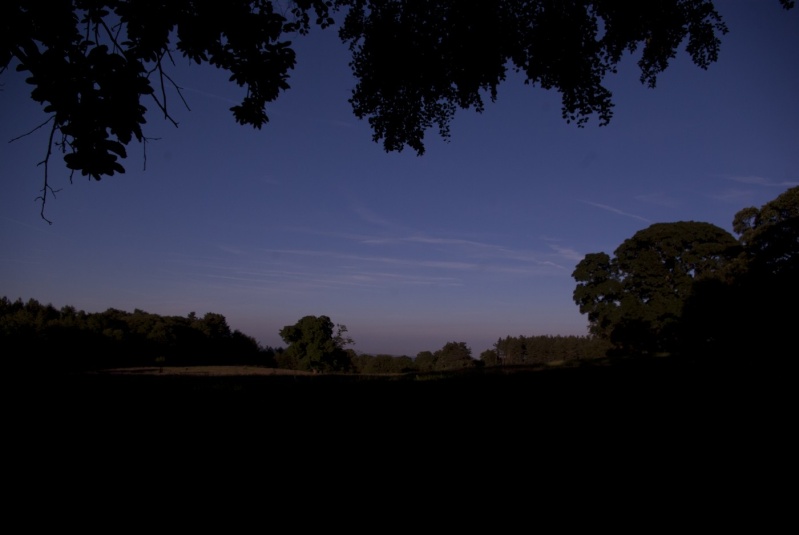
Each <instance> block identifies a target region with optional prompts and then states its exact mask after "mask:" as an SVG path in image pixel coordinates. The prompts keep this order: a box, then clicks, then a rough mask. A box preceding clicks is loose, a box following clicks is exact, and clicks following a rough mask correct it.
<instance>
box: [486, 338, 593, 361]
mask: <svg viewBox="0 0 799 535" xmlns="http://www.w3.org/2000/svg"><path fill="white" fill-rule="evenodd" d="M606 352H607V344H606V342H605V341H604V340H602V339H601V338H598V337H595V336H546V335H545V336H506V337H505V338H500V339H498V340H497V342H496V343H495V344H494V347H493V348H491V349H487V350H485V351H483V353H482V354H481V355H480V360H481V361H482V362H483V363H484V364H485V365H486V366H516V365H522V366H530V365H532V366H536V365H540V364H551V363H554V362H566V361H574V360H585V359H592V358H597V357H601V356H604V355H605V353H606Z"/></svg>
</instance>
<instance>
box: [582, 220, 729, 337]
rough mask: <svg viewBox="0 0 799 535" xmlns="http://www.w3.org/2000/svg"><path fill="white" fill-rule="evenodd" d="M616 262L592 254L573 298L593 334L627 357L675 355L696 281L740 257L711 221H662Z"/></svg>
mask: <svg viewBox="0 0 799 535" xmlns="http://www.w3.org/2000/svg"><path fill="white" fill-rule="evenodd" d="M614 254H615V256H614V258H610V257H609V256H608V255H607V254H605V253H594V254H590V255H586V257H585V258H584V259H583V260H582V261H581V262H580V263H579V264H578V265H577V267H576V269H575V270H574V273H573V275H572V276H573V277H574V279H575V280H576V281H577V283H578V284H577V287H576V289H575V291H574V300H575V302H576V303H577V305H578V306H579V307H580V312H582V313H583V314H588V319H589V323H590V330H591V332H592V333H593V334H595V335H598V336H601V337H603V338H606V339H608V340H610V341H611V343H612V344H613V345H614V346H615V347H617V348H618V349H621V350H623V351H625V352H658V351H673V350H675V349H676V344H677V327H678V325H679V322H680V319H681V315H682V309H683V306H684V305H685V302H686V300H687V299H688V298H689V296H690V295H691V291H692V287H693V284H694V281H696V280H702V279H705V278H709V277H714V276H717V275H718V274H719V273H720V272H721V271H722V270H723V269H724V268H725V266H727V265H728V264H730V263H731V262H732V261H733V260H734V259H735V257H736V256H737V254H738V248H737V242H736V241H735V238H733V237H732V236H731V235H730V234H729V233H728V232H726V231H725V230H723V229H721V228H719V227H716V226H715V225H712V224H710V223H700V222H693V221H687V222H686V221H682V222H677V223H656V224H654V225H651V226H650V227H648V228H646V229H644V230H641V231H639V232H637V233H636V234H635V235H634V236H633V237H632V238H629V239H627V240H625V241H624V242H623V243H622V244H621V245H620V246H619V247H618V248H617V249H616V251H615V253H614Z"/></svg>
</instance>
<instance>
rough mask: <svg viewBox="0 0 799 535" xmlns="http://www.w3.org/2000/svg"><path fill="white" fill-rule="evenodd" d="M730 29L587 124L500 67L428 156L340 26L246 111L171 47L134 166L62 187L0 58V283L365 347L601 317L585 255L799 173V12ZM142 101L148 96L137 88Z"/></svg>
mask: <svg viewBox="0 0 799 535" xmlns="http://www.w3.org/2000/svg"><path fill="white" fill-rule="evenodd" d="M717 7H718V9H719V11H720V13H721V14H722V16H723V17H724V20H725V21H726V23H727V25H728V27H729V29H730V32H729V33H728V34H727V35H726V36H724V37H723V38H722V46H721V54H720V58H719V61H718V62H717V63H715V64H713V65H711V67H710V68H709V69H708V70H706V71H705V70H702V69H700V68H698V67H696V66H695V65H693V63H691V61H690V59H689V58H688V57H687V55H686V54H685V53H684V52H683V51H682V49H681V53H680V55H679V56H678V57H677V58H676V59H675V60H674V61H673V62H672V64H671V65H670V67H669V68H668V69H667V70H666V72H665V73H663V74H662V75H661V76H660V77H659V79H658V85H657V88H655V89H649V88H647V87H645V86H643V85H641V83H640V82H639V72H638V71H637V67H636V65H635V61H636V60H637V56H636V55H629V56H628V57H627V58H626V59H625V61H624V62H623V63H622V64H621V66H620V69H619V72H618V74H616V75H611V76H609V78H608V79H607V80H606V84H607V86H608V87H609V88H610V89H611V90H612V91H613V95H614V102H615V104H616V106H615V108H614V117H613V119H612V121H611V123H610V124H609V125H608V126H605V127H599V126H598V121H597V120H596V119H592V120H591V121H590V122H589V123H588V125H587V126H586V127H585V128H577V127H576V126H575V125H573V124H572V125H570V124H566V123H565V122H564V120H563V119H562V118H561V109H560V108H561V107H560V96H559V94H557V93H556V92H553V91H546V90H543V89H541V88H539V87H530V86H525V85H523V84H522V83H521V80H520V79H518V78H515V77H513V76H509V78H508V81H507V82H505V83H504V84H503V85H501V86H500V88H499V94H498V99H497V101H496V102H495V103H490V102H489V103H488V104H487V105H486V109H485V111H484V112H483V113H482V114H477V113H475V112H474V111H472V110H462V111H459V112H458V114H457V115H456V118H455V120H454V122H453V124H452V136H451V139H450V140H449V141H443V140H441V138H439V137H438V134H437V132H436V131H431V132H429V133H428V135H427V137H426V138H425V145H426V152H425V154H424V155H423V156H421V157H420V156H417V155H416V154H415V153H414V152H413V151H411V150H408V149H406V150H405V151H403V152H400V153H386V152H385V151H384V150H383V148H382V146H381V145H380V144H377V143H374V142H373V141H372V132H371V130H370V128H369V125H368V123H367V122H366V121H365V120H364V121H362V120H359V119H357V118H356V117H355V116H354V115H353V113H352V110H351V107H350V105H349V103H348V102H347V99H348V98H349V96H350V94H351V90H352V88H353V87H354V83H355V82H354V78H353V77H352V75H351V72H350V70H349V67H348V59H349V56H348V51H347V48H346V46H345V45H343V44H342V43H341V42H340V41H339V40H338V38H337V36H336V34H335V31H334V30H325V31H320V30H317V31H315V32H312V34H311V35H309V36H307V37H301V38H299V39H297V40H295V43H294V44H295V50H296V51H297V67H296V68H295V70H294V71H293V72H292V74H291V79H290V80H289V84H290V85H291V89H290V90H289V91H287V92H285V93H283V94H282V95H281V96H280V97H279V98H278V100H277V101H276V102H275V103H273V104H271V105H269V106H268V107H267V114H268V115H269V118H270V121H269V123H268V124H267V125H266V126H265V127H264V128H263V129H262V130H256V129H253V128H251V127H248V126H241V125H238V124H237V123H236V122H235V121H234V120H233V117H232V115H231V113H230V112H229V111H228V108H229V107H230V106H232V105H234V104H236V103H237V102H238V100H240V98H241V96H242V90H241V89H239V88H238V87H236V86H235V85H233V84H231V83H228V82H227V77H226V76H225V75H224V73H222V72H221V71H216V70H214V69H210V68H203V67H197V66H192V67H190V68H187V67H186V66H185V65H184V62H180V64H179V65H178V66H176V68H175V69H174V70H173V74H174V77H175V78H176V79H177V81H178V83H179V84H180V85H181V86H182V87H183V88H184V89H183V95H184V97H185V99H186V100H187V102H188V104H189V106H190V108H191V110H190V111H189V110H187V109H186V108H185V107H183V106H182V105H181V103H180V101H179V100H178V99H177V98H176V97H175V96H174V95H173V96H172V98H171V100H170V101H169V106H170V111H171V113H172V115H173V116H174V117H175V118H176V119H177V121H178V122H179V126H178V127H177V128H175V127H174V126H173V125H171V123H169V122H167V121H164V120H163V115H159V114H158V113H156V112H155V111H154V106H152V105H148V108H150V113H149V114H148V123H147V125H145V135H146V136H147V137H150V138H158V139H156V140H152V141H150V142H149V143H147V145H146V151H145V148H144V147H143V146H142V145H139V144H137V143H135V142H134V143H132V144H131V145H129V146H128V153H129V158H128V159H127V160H126V161H125V162H123V165H124V166H125V167H126V169H127V172H126V173H125V174H124V175H114V176H112V177H105V178H103V180H101V181H100V182H96V181H93V180H89V179H86V178H85V177H80V176H77V177H75V178H74V180H73V182H72V183H71V184H70V182H69V179H68V172H67V170H66V169H65V168H64V167H63V166H62V165H61V160H60V158H58V159H56V160H55V165H52V166H51V171H50V173H51V176H50V184H51V186H53V187H54V188H55V189H58V190H59V191H58V193H57V194H56V196H55V198H53V197H49V198H48V201H47V205H46V216H47V218H48V219H49V220H51V221H52V225H50V224H48V223H47V222H46V221H44V220H43V219H41V217H40V215H39V212H40V205H39V203H38V201H36V200H35V199H36V197H37V196H38V195H39V193H40V189H41V187H42V181H43V168H42V167H41V166H37V164H38V163H39V162H40V161H41V160H42V159H43V158H44V154H45V151H46V137H45V136H46V133H45V132H43V131H41V130H40V131H37V132H34V133H33V134H31V135H29V136H25V137H23V138H21V139H17V140H16V141H13V142H11V140H12V139H14V138H17V137H19V136H20V135H21V134H24V133H26V132H29V131H30V130H32V129H33V128H35V127H36V126H37V125H39V124H40V123H42V122H43V121H44V120H45V119H46V116H45V115H44V114H43V112H42V111H41V109H40V107H39V106H38V105H37V104H36V103H35V102H33V101H31V100H30V98H29V94H30V87H29V86H26V84H25V83H24V76H21V75H20V74H18V73H15V72H13V71H12V72H6V73H4V74H2V75H0V83H2V84H3V85H2V92H0V140H2V143H0V162H2V167H0V169H1V170H2V182H3V189H2V193H0V296H6V297H8V298H9V299H11V300H15V299H17V298H21V299H23V300H28V299H31V298H33V299H37V300H38V301H40V302H42V303H50V304H52V305H53V306H55V307H57V308H60V307H62V306H65V305H72V306H75V307H76V308H78V309H82V310H85V311H86V312H102V311H104V310H106V309H108V308H116V309H120V310H125V311H129V312H133V311H134V309H140V310H144V311H146V312H150V313H154V314H161V315H177V316H186V315H187V314H189V313H190V312H192V311H193V312H196V313H197V314H199V315H202V314H204V313H206V312H215V313H219V314H223V315H224V316H225V317H226V319H227V321H228V324H229V325H230V327H231V328H232V329H238V330H240V331H241V332H243V333H245V334H247V335H250V336H252V337H253V338H255V339H256V340H258V342H259V343H261V344H262V345H264V346H271V347H285V343H284V342H283V340H281V338H280V336H279V334H278V333H279V331H280V329H281V328H282V327H284V326H286V325H293V324H294V323H296V322H297V321H298V320H299V319H300V318H302V317H303V316H306V315H313V316H321V315H326V316H329V317H330V319H331V320H332V321H333V322H334V323H336V324H342V325H345V326H346V327H347V329H348V334H349V335H350V336H351V337H352V338H353V340H354V341H355V345H353V346H352V349H354V350H356V351H358V352H364V353H369V354H373V355H374V354H392V355H408V356H415V355H417V354H418V353H419V352H421V351H435V350H437V349H440V348H441V347H443V346H444V345H445V344H446V343H447V342H450V341H455V342H465V343H466V344H467V345H468V346H469V347H470V348H471V349H472V354H473V356H474V357H475V358H477V357H479V355H480V353H482V352H483V351H485V350H487V349H490V348H491V347H492V346H493V344H494V343H495V342H496V341H497V339H498V338H501V337H505V336H539V335H563V336H568V335H577V336H583V335H586V334H587V325H588V324H587V319H586V318H585V316H583V315H581V314H580V312H579V310H578V308H577V306H576V305H575V303H574V301H573V299H572V293H573V291H574V288H575V284H576V283H575V281H574V279H573V278H572V276H571V275H572V272H573V271H574V268H575V266H576V264H577V263H578V262H579V261H580V260H582V258H583V257H584V256H585V255H586V254H588V253H595V252H600V251H604V252H606V253H608V254H612V253H613V251H614V250H615V249H616V248H617V247H618V246H619V245H620V244H621V243H622V242H623V241H624V240H626V239H627V238H630V237H632V236H633V234H635V233H636V232H637V231H639V230H642V229H644V228H646V227H648V226H649V225H651V224H653V223H662V222H674V221H703V222H709V223H713V224H715V225H718V226H719V227H721V228H724V229H726V230H728V231H730V232H732V219H733V217H734V215H735V213H736V212H737V211H739V210H740V209H742V208H745V207H748V206H757V207H760V206H762V205H763V204H764V203H766V202H768V201H770V200H772V199H774V198H775V197H777V196H778V195H779V194H781V193H782V192H784V191H785V190H786V189H788V188H789V187H792V186H795V185H799V99H798V98H797V95H799V57H798V56H799V9H794V10H792V11H787V12H786V11H784V10H783V9H782V8H781V7H780V6H779V2H778V1H777V0H721V1H719V2H717ZM145 104H147V103H146V102H145Z"/></svg>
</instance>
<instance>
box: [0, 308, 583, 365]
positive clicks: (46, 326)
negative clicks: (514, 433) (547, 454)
mask: <svg viewBox="0 0 799 535" xmlns="http://www.w3.org/2000/svg"><path fill="white" fill-rule="evenodd" d="M280 336H281V338H282V339H283V340H284V342H285V343H286V344H287V346H286V347H276V348H273V347H270V346H262V345H260V344H259V343H258V342H257V341H256V340H255V339H254V338H253V337H251V336H249V335H247V334H244V333H242V332H241V331H239V330H235V329H231V328H230V326H229V325H228V323H227V320H226V318H225V317H224V316H223V315H222V314H217V313H213V312H208V313H206V314H204V315H202V316H199V315H197V314H196V313H195V312H190V313H189V314H188V315H187V316H164V315H159V314H152V313H149V312H145V311H143V310H140V309H135V310H134V311H133V312H126V311H123V310H119V309H115V308H109V309H107V310H105V311H104V312H96V313H91V312H84V311H83V310H78V309H76V308H75V307H73V306H69V305H67V306H63V307H61V308H56V307H54V306H53V305H52V304H42V303H40V302H39V301H37V300H36V299H28V300H27V301H23V300H22V299H21V298H18V299H17V300H16V301H12V300H10V299H9V298H8V297H2V298H0V340H1V342H2V346H3V347H4V348H5V353H6V355H7V358H8V359H9V361H8V364H10V365H11V366H12V367H16V368H18V369H22V370H27V371H46V372H69V371H86V370H97V369H110V368H122V367H153V366H158V367H163V366H201V365H206V366H212V365H251V366H264V367H270V368H282V369H289V370H298V371H310V372H323V373H329V372H336V373H355V374H401V373H412V372H421V373H425V372H438V371H446V370H455V369H472V368H480V367H484V366H496V365H511V364H531V363H542V362H547V361H552V360H564V359H576V358H585V357H589V356H595V355H597V353H596V347H597V346H596V344H595V343H594V337H589V336H584V337H581V336H566V337H563V336H556V337H551V336H532V337H519V338H511V337H508V338H506V339H504V340H503V339H500V341H498V342H497V345H496V346H495V348H494V349H489V350H486V351H484V352H483V353H482V354H481V355H480V357H479V358H474V357H473V356H472V350H471V348H470V347H469V346H468V345H467V344H466V343H465V342H447V343H446V344H444V346H443V347H441V348H440V349H438V350H436V351H421V352H419V353H418V354H417V355H416V356H415V357H414V358H412V357H410V356H407V355H401V356H396V355H388V354H376V355H370V354H366V353H357V352H356V351H354V350H353V349H351V348H347V347H346V346H348V345H350V344H353V343H354V342H353V340H352V339H351V338H350V337H349V336H348V335H347V327H346V326H344V325H337V324H334V323H333V322H332V321H331V320H330V318H329V317H327V316H305V317H303V318H301V319H300V320H299V321H297V323H295V324H294V325H287V326H285V327H283V328H282V329H281V330H280ZM514 340H519V341H521V344H522V346H523V347H524V348H526V349H524V350H523V352H522V353H519V352H518V351H516V350H515V349H511V346H512V345H513V344H512V341H514ZM514 347H518V346H514Z"/></svg>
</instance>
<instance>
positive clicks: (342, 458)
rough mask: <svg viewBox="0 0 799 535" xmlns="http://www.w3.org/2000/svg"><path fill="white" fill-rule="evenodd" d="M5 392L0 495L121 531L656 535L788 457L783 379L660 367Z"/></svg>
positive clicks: (119, 378) (17, 381)
mask: <svg viewBox="0 0 799 535" xmlns="http://www.w3.org/2000/svg"><path fill="white" fill-rule="evenodd" d="M5 381H6V384H5V386H6V392H10V393H11V396H10V398H9V399H10V401H9V403H7V405H6V407H7V411H6V412H7V415H8V418H7V419H6V422H5V429H4V431H5V437H6V439H5V446H6V458H7V459H8V460H9V466H10V467H11V468H10V471H11V472H12V473H13V474H15V475H16V476H15V477H16V478H15V479H13V480H12V481H8V482H7V483H8V485H9V488H11V487H13V488H14V489H15V492H16V494H17V495H18V496H33V495H38V494H39V493H42V492H44V490H46V491H47V492H48V493H49V494H48V495H56V496H58V500H60V501H61V502H63V503H64V504H65V505H67V504H68V506H69V507H70V510H71V511H72V512H75V511H78V512H79V511H82V510H83V509H82V508H84V507H87V508H89V509H91V510H92V511H95V512H96V511H98V510H100V508H103V509H102V510H106V509H105V508H109V507H110V508H111V509H109V510H118V514H119V515H120V518H128V517H130V516H131V515H134V516H135V514H136V512H135V511H136V509H135V507H137V506H134V505H131V504H144V505H146V506H147V507H148V508H155V509H156V510H157V509H159V507H160V506H161V505H162V504H164V505H165V506H166V507H170V506H171V507H172V508H173V510H174V505H172V504H174V503H176V501H177V502H178V503H179V502H180V500H185V499H186V497H187V496H191V497H192V498H191V499H192V500H198V499H199V500H203V499H205V500H208V499H211V500H212V501H215V500H225V499H226V498H227V497H232V496H236V497H237V498H236V500H241V499H244V500H254V498H255V497H256V496H257V498H258V499H257V500H255V502H256V503H251V504H250V507H255V509H254V510H257V511H262V510H265V511H266V512H267V513H268V514H269V515H270V516H271V517H273V518H276V517H281V515H282V514H283V513H284V510H283V509H282V508H281V506H277V505H276V503H290V504H292V505H294V506H297V505H298V504H299V505H301V506H302V507H300V509H302V510H305V509H306V507H309V508H311V509H313V510H318V508H319V507H324V506H325V504H327V505H329V506H330V508H333V509H335V510H336V511H337V514H341V512H342V511H348V512H349V514H355V513H357V512H362V511H364V510H367V511H383V512H384V514H386V515H389V516H386V517H383V519H382V520H380V523H381V525H382V524H384V523H385V522H387V521H388V520H387V519H388V518H393V515H395V514H397V512H401V511H403V510H405V509H407V508H409V507H410V508H411V509H413V510H414V511H415V512H416V514H418V513H419V512H420V511H423V510H426V509H425V508H434V509H435V510H437V511H439V512H442V511H444V509H446V510H447V511H450V510H451V509H449V508H450V507H452V506H453V505H452V504H453V503H454V502H457V504H458V505H457V507H458V511H459V513H458V515H457V518H458V519H460V520H463V521H466V524H467V525H469V523H470V522H469V520H468V519H469V518H471V517H470V516H469V515H470V511H471V510H472V507H480V508H481V509H482V510H484V511H485V510H494V509H493V508H503V509H508V508H509V505H508V504H509V501H513V502H515V504H514V505H512V506H510V510H511V511H512V512H515V513H522V516H524V517H528V515H529V514H528V511H532V510H534V509H535V508H536V507H538V506H537V505H535V504H537V503H539V501H538V500H539V498H536V497H535V496H540V495H546V496H548V497H549V498H550V499H555V500H556V501H558V502H560V503H561V505H563V504H564V503H569V504H574V503H577V502H578V501H582V503H585V502H588V503H594V502H595V501H597V500H605V501H606V502H605V503H610V507H611V509H606V510H607V511H610V512H613V511H616V510H617V509H614V507H619V508H621V509H619V510H624V511H629V508H630V507H633V508H634V509H635V510H639V509H638V508H639V507H640V504H646V505H648V506H649V507H652V508H654V512H653V513H652V514H654V515H655V516H653V517H652V518H651V522H655V521H657V522H656V523H657V525H661V521H662V519H668V518H680V516H675V514H677V515H693V514H694V513H695V512H696V511H698V510H701V511H703V513H704V514H705V515H710V516H711V517H712V518H714V519H715V518H717V516H716V515H718V514H722V515H728V516H727V517H729V515H733V514H736V511H738V510H739V509H738V507H739V505H731V504H733V503H738V502H741V501H742V502H747V507H748V506H749V505H750V499H751V498H750V496H751V494H752V493H753V492H755V491H756V490H757V489H764V488H769V487H767V485H772V483H770V481H771V480H773V479H774V478H775V477H776V478H780V477H783V476H782V475H781V474H785V473H786V470H787V467H788V466H789V461H790V462H793V461H792V460H791V459H792V457H793V455H794V453H793V452H794V451H795V445H796V440H795V439H794V438H793V435H794V433H793V427H794V422H795V409H794V408H793V407H794V406H795V405H796V403H794V402H795V395H794V388H793V386H792V384H791V383H792V377H791V376H788V375H787V374H785V373H775V372H774V371H772V370H766V369H763V368H761V369H759V370H752V369H748V368H745V367H738V368H735V369H728V368H724V367H721V368H719V367H717V366H697V365H695V364H692V363H686V362H680V361H673V360H669V359H650V360H647V361H634V362H633V361H631V362H626V363H622V364H614V365H609V366H590V367H585V368H573V369H552V370H545V371H542V370H515V371H513V372H512V373H508V371H507V370H506V371H500V370H493V371H491V372H489V371H485V372H482V373H468V374H452V375H445V376H439V377H415V376H408V377H403V378H371V379H366V378H359V377H354V376H305V377H302V376H298V377H293V376H224V377H196V376H188V377H187V376H158V375H155V376H153V375H150V376H130V375H114V374H70V375H46V374H45V375H37V376H26V377H9V376H6V377H5ZM9 447H10V448H9ZM17 476H18V477H17ZM757 492H758V493H760V494H759V495H760V496H762V497H766V496H768V500H769V501H771V500H772V498H773V496H771V495H768V494H767V495H764V494H762V492H763V491H762V490H757ZM242 495H243V498H242ZM209 497H212V498H209ZM442 500H445V501H442ZM447 500H448V501H447ZM732 500H738V502H733V501H732ZM711 502H712V503H713V504H719V508H715V506H711V505H708V504H709V503H711ZM742 502H741V503H742ZM236 503H244V502H236ZM478 503H479V504H480V505H477V504H478ZM447 504H450V505H447ZM470 504H475V505H470ZM614 504H615V505H614ZM636 504H638V505H636ZM722 505H723V507H721V506H722ZM132 507H133V509H131V508H132ZM568 507H569V508H570V509H571V510H572V512H574V513H577V512H579V511H575V510H574V508H575V507H576V505H569V506H568ZM581 507H582V506H581ZM605 507H608V506H605ZM114 508H117V509H114ZM342 508H343V509H342ZM442 508H444V509H442ZM531 508H532V509H531ZM740 510H743V509H740ZM197 514H198V513H193V518H198V517H197ZM504 514H507V511H506V512H505V513H503V515H504ZM625 515H627V513H625ZM727 517H725V518H727ZM348 518H350V519H351V517H348ZM299 521H300V523H302V522H303V517H300V518H299ZM392 522H393V521H392ZM714 522H716V520H714ZM758 522H761V521H760V520H759V521H758ZM652 525H654V524H652Z"/></svg>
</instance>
